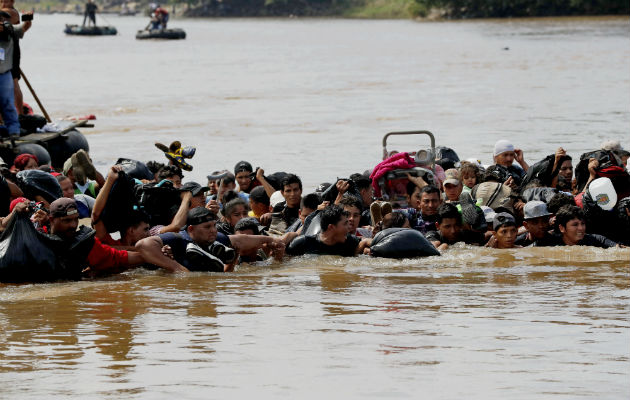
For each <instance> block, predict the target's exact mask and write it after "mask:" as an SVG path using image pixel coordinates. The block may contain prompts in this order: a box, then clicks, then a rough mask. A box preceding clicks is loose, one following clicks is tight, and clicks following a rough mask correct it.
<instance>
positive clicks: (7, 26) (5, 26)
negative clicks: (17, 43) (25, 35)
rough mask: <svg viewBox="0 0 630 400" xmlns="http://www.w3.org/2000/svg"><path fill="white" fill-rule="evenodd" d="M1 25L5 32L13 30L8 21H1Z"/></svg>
mask: <svg viewBox="0 0 630 400" xmlns="http://www.w3.org/2000/svg"><path fill="white" fill-rule="evenodd" d="M2 27H3V28H4V30H5V32H9V33H11V32H13V25H11V22H10V21H2Z"/></svg>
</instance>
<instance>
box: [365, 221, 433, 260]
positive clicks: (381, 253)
mask: <svg viewBox="0 0 630 400" xmlns="http://www.w3.org/2000/svg"><path fill="white" fill-rule="evenodd" d="M370 250H371V252H372V255H373V256H375V257H385V258H413V257H427V256H439V255H440V252H439V251H437V249H436V248H435V247H434V246H433V245H432V244H431V243H430V242H429V241H428V240H427V238H425V237H424V235H423V234H422V233H420V232H418V231H417V230H415V229H410V228H388V229H385V230H382V231H380V232H379V233H377V234H376V236H374V239H372V245H371V246H370Z"/></svg>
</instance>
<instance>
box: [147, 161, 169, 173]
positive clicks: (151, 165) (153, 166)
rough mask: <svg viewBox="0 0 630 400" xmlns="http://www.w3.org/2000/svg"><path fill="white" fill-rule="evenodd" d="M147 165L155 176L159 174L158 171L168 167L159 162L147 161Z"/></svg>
mask: <svg viewBox="0 0 630 400" xmlns="http://www.w3.org/2000/svg"><path fill="white" fill-rule="evenodd" d="M146 165H147V168H149V171H151V173H152V174H153V175H155V174H157V173H158V171H160V169H162V168H164V167H166V164H162V163H161V162H158V161H147V162H146Z"/></svg>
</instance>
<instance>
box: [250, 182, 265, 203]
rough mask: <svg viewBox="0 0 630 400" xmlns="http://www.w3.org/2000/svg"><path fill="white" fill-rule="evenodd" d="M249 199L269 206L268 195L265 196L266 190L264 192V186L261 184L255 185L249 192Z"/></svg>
mask: <svg viewBox="0 0 630 400" xmlns="http://www.w3.org/2000/svg"><path fill="white" fill-rule="evenodd" d="M249 199H250V200H253V201H255V202H256V203H260V204H263V205H265V206H267V207H269V204H270V202H269V196H267V192H265V188H264V187H262V186H256V187H255V188H253V189H252V191H251V192H249Z"/></svg>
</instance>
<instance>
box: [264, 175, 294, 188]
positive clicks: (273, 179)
mask: <svg viewBox="0 0 630 400" xmlns="http://www.w3.org/2000/svg"><path fill="white" fill-rule="evenodd" d="M288 175H289V174H287V173H286V172H274V173H273V174H270V175H265V179H266V180H267V182H269V184H270V185H271V186H273V188H274V189H276V190H280V191H282V180H283V179H284V178H286V177H287V176H288Z"/></svg>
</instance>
